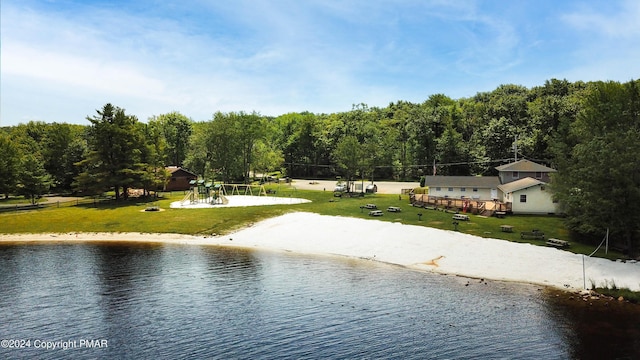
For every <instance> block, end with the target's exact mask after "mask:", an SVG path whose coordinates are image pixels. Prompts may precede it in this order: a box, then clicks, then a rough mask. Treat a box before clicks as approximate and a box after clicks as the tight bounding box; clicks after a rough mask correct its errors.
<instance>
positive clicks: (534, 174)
mask: <svg viewBox="0 0 640 360" xmlns="http://www.w3.org/2000/svg"><path fill="white" fill-rule="evenodd" d="M496 170H498V176H426V177H425V186H428V187H429V196H430V197H435V198H448V199H469V200H478V201H494V200H496V201H497V202H496V204H498V203H503V204H505V205H506V209H508V211H512V212H513V213H514V214H554V213H557V211H558V204H557V203H555V202H554V201H553V194H552V193H551V191H550V189H549V187H548V183H549V181H550V174H551V173H554V172H556V170H555V169H552V168H549V167H546V166H544V165H540V164H537V163H534V162H532V161H530V160H526V159H523V160H519V161H515V162H512V163H509V164H505V165H501V166H498V167H496Z"/></svg>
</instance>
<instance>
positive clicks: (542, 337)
mask: <svg viewBox="0 0 640 360" xmlns="http://www.w3.org/2000/svg"><path fill="white" fill-rule="evenodd" d="M0 292H1V293H0V310H1V314H2V316H1V320H0V321H1V322H0V339H2V341H3V342H2V348H0V358H4V359H6V358H29V359H55V358H60V359H62V358H114V359H148V358H163V359H164V358H170V359H173V358H202V359H204V358H210V359H282V358H291V359H301V358H305V359H469V358H478V359H489V358H491V359H516V358H518V359H532V358H537V359H568V358H579V359H589V358H603V357H602V356H603V355H604V356H605V357H612V358H615V357H618V358H634V357H635V356H637V355H638V354H640V343H639V342H638V341H639V340H638V339H639V338H640V336H638V335H639V334H640V328H639V326H640V325H639V324H640V317H638V315H637V313H631V315H629V314H630V313H628V312H627V313H624V314H621V315H620V314H617V313H616V312H613V311H610V310H598V311H595V310H593V309H592V308H588V307H587V308H586V307H585V306H574V305H571V304H568V301H559V300H558V299H559V298H561V297H563V296H556V295H555V294H554V293H550V292H548V291H545V290H542V289H540V287H536V286H530V285H522V284H513V283H504V282H486V281H481V280H474V279H465V278H460V277H454V276H443V275H434V274H429V273H424V272H417V271H411V270H407V269H404V268H401V267H396V266H390V265H385V264H379V263H376V262H372V261H363V260H349V259H345V258H336V257H309V256H300V255H295V254H289V253H274V252H267V251H248V250H239V249H226V248H219V247H206V246H186V245H163V244H143V245H141V244H133V243H131V244H117V245H115V244H96V243H81V244H71V245H69V244H12V245H2V246H0ZM564 297H566V296H564ZM580 301H581V300H580ZM574 302H576V303H577V302H578V301H577V300H574ZM612 308H613V307H612ZM603 311H604V313H603ZM603 314H604V315H603ZM592 319H594V320H592ZM613 330H615V331H613ZM634 332H635V333H634ZM634 339H635V340H634ZM47 346H48V347H49V349H47V348H46V347H47ZM16 347H18V348H16ZM54 347H55V348H54ZM65 348H66V349H65Z"/></svg>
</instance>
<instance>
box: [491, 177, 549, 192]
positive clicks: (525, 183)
mask: <svg viewBox="0 0 640 360" xmlns="http://www.w3.org/2000/svg"><path fill="white" fill-rule="evenodd" d="M544 184H546V183H545V182H542V181H540V180H536V179H534V178H531V177H526V178H524V179H520V180H516V181H512V182H510V183H507V184H502V185H500V186H498V189H500V190H501V191H502V192H503V193H505V194H509V193H514V192H516V191H519V190H524V189H527V188H530V187H532V186H537V185H544Z"/></svg>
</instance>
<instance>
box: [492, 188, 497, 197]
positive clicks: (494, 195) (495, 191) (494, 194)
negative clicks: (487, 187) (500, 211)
mask: <svg viewBox="0 0 640 360" xmlns="http://www.w3.org/2000/svg"><path fill="white" fill-rule="evenodd" d="M497 198H498V189H491V199H497Z"/></svg>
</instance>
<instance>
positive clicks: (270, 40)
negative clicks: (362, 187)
mask: <svg viewBox="0 0 640 360" xmlns="http://www.w3.org/2000/svg"><path fill="white" fill-rule="evenodd" d="M1 6H2V7H1V17H2V18H1V25H0V26H1V28H0V37H1V38H0V40H1V48H0V51H1V55H0V56H1V59H0V60H1V63H0V71H1V73H0V82H1V83H0V86H1V88H0V91H1V93H0V94H1V98H0V105H1V108H0V126H8V125H15V124H18V123H20V122H22V123H24V122H28V121H29V120H40V121H46V122H54V121H55V122H67V123H77V124H88V121H86V120H85V118H86V117H87V116H93V115H94V114H95V110H96V109H99V108H101V107H102V106H103V105H104V104H105V103H107V102H110V103H112V104H114V105H117V106H119V107H122V108H125V109H126V111H127V113H129V114H132V115H136V116H138V118H139V119H140V120H142V121H146V120H147V119H148V118H149V117H151V116H154V115H160V114H163V113H168V112H171V111H179V112H181V113H182V114H184V115H186V116H187V117H190V118H191V119H193V120H195V121H202V120H209V119H211V118H212V114H213V113H214V112H216V111H222V112H230V111H245V112H252V111H256V112H258V113H261V114H263V115H272V116H277V115H281V114H284V113H288V112H298V111H311V112H314V113H332V112H340V111H348V110H350V109H351V107H352V105H353V104H359V103H365V104H367V105H369V106H378V107H384V106H387V105H388V104H389V103H390V102H395V101H398V100H405V101H410V102H416V103H421V102H423V101H424V100H426V99H427V98H428V97H429V96H430V95H433V94H439V93H442V94H445V95H447V96H450V97H452V98H454V99H459V98H464V97H471V96H473V95H475V94H476V93H477V92H483V91H491V90H493V89H495V88H496V87H497V86H499V85H501V84H518V85H524V86H527V87H533V86H538V85H543V84H544V82H545V80H548V79H552V78H557V79H567V80H569V81H578V80H583V81H591V80H615V81H620V82H626V81H629V80H631V79H637V78H638V76H639V75H640V21H638V19H640V1H636V0H603V1H584V0H566V1H557V0H520V1H513V0H486V1H482V0H478V1H473V0H458V1H455V0H433V1H429V0H396V1H376V0H351V1H344V0H306V1H305V0H289V1H285V0H246V1H245V0H215V1H214V0H180V1H172V0H167V1H161V0H158V1H154V0H142V1H124V0H116V1H114V0H108V1H92V0H40V1H37V0H2V5H1Z"/></svg>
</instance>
